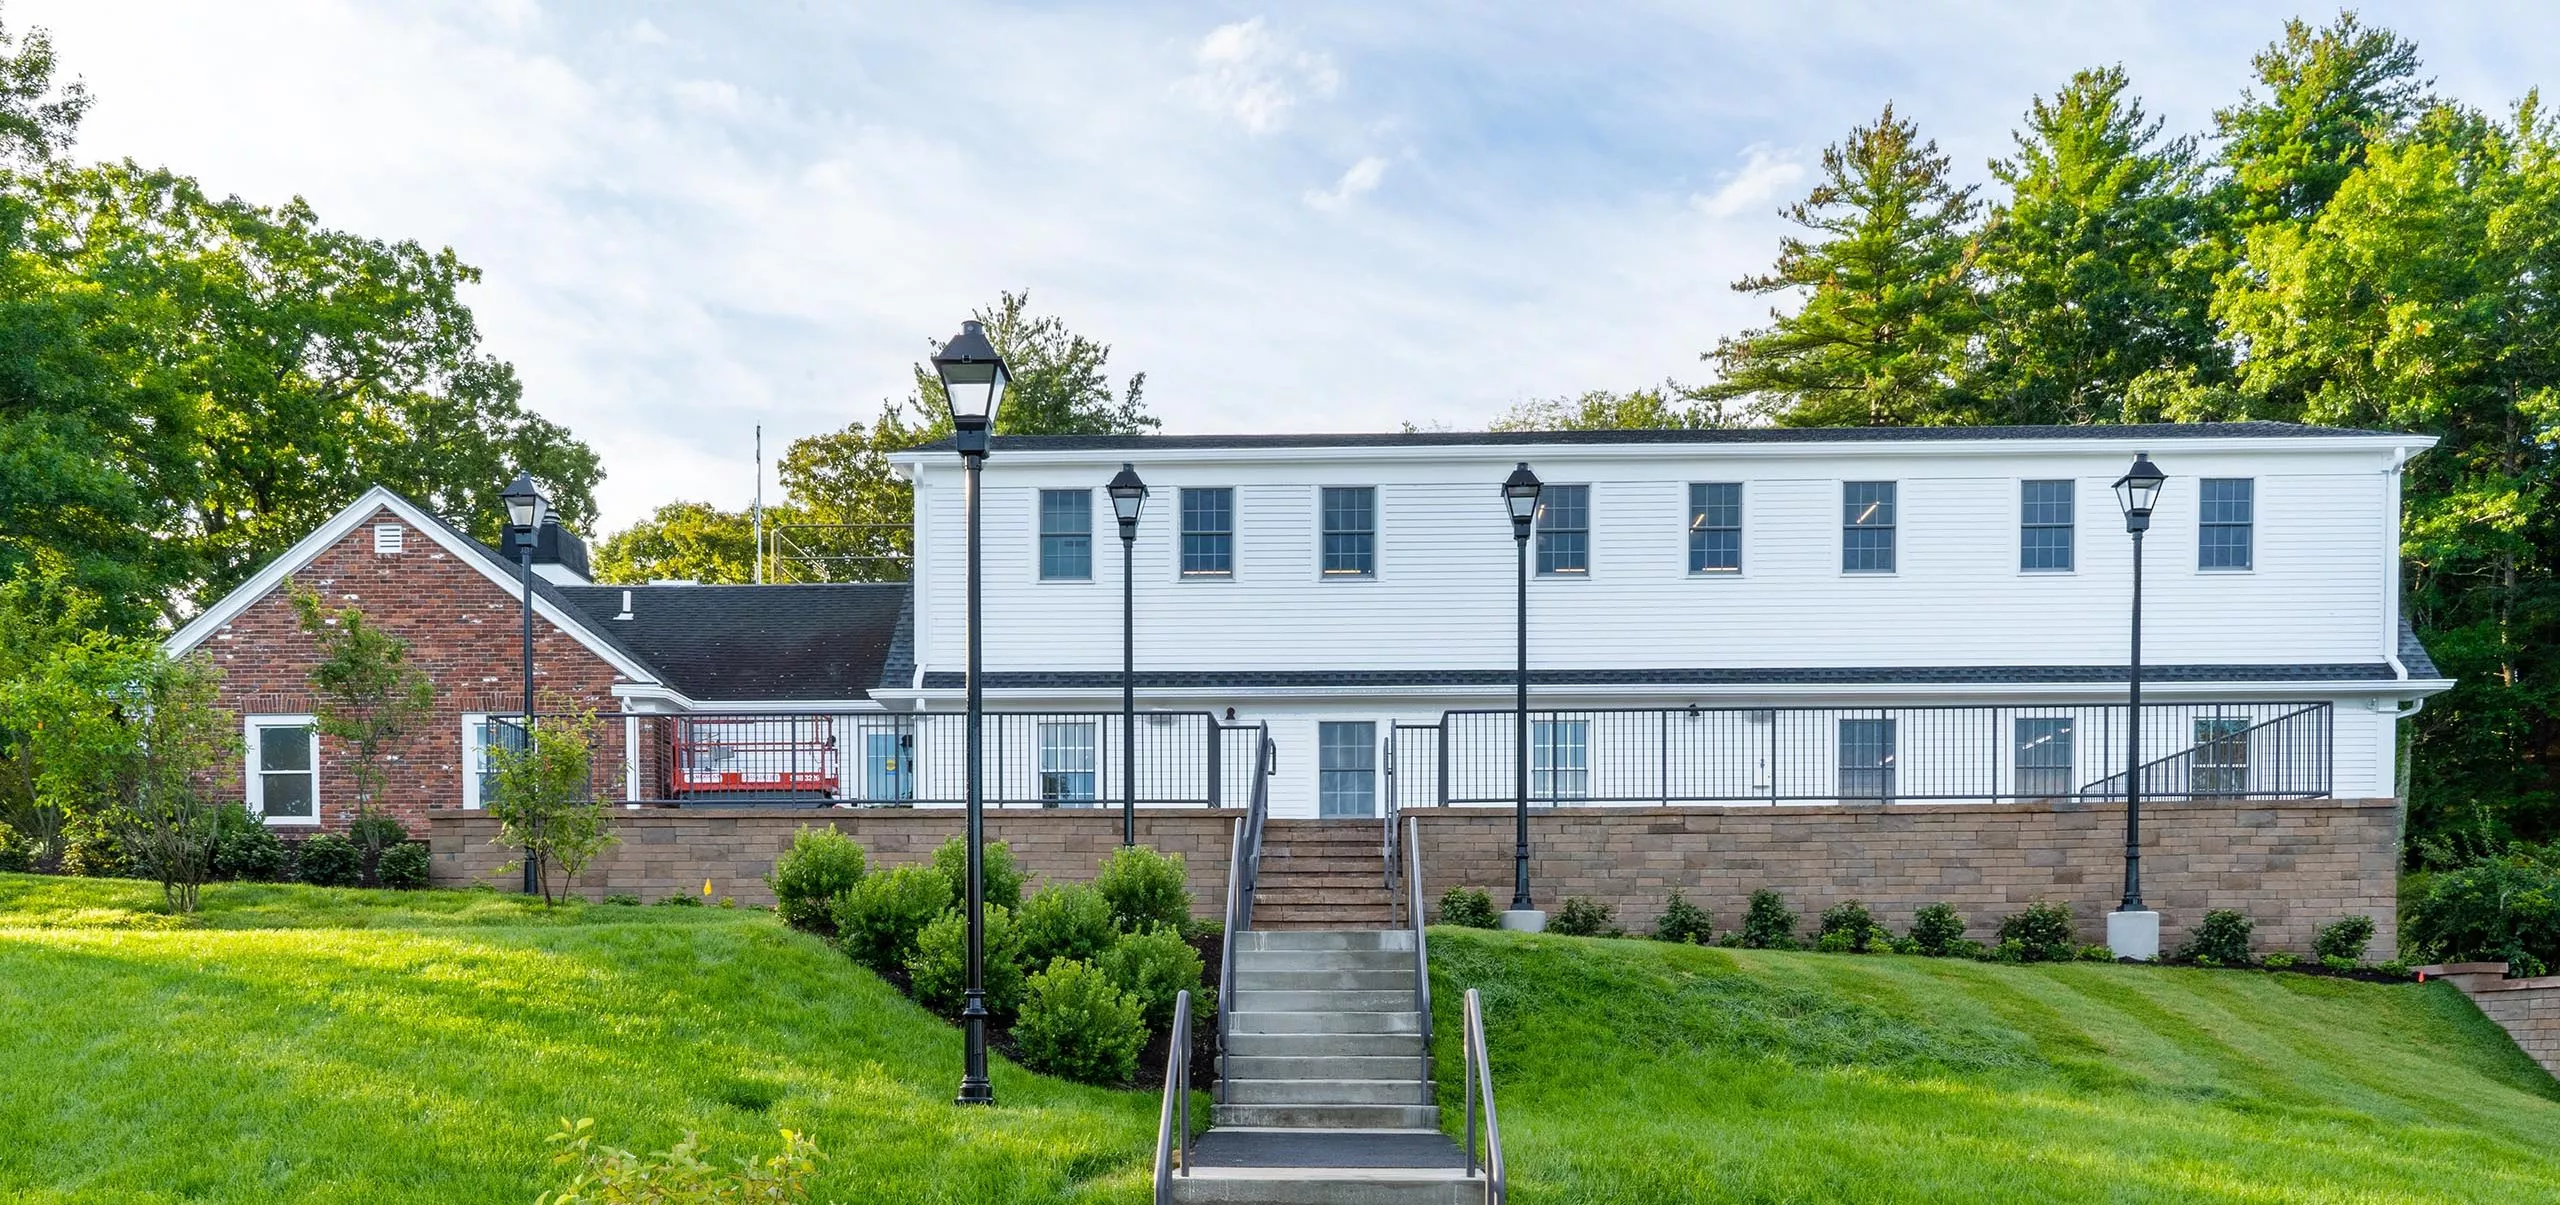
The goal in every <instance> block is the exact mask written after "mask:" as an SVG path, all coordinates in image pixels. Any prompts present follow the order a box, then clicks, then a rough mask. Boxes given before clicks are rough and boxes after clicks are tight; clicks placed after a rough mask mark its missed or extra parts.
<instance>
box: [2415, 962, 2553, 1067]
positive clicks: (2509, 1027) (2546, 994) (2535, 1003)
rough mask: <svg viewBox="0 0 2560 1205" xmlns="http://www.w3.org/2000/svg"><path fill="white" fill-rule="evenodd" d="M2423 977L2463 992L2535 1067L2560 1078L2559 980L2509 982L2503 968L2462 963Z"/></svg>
mask: <svg viewBox="0 0 2560 1205" xmlns="http://www.w3.org/2000/svg"><path fill="white" fill-rule="evenodd" d="M2418 973H2419V974H2421V975H2424V976H2426V977H2428V978H2430V979H2443V980H2445V981H2447V982H2449V983H2451V984H2453V985H2454V986H2455V987H2458V988H2461V989H2462V994H2463V995H2466V996H2469V997H2471V1002H2472V1003H2473V1004H2477V1005H2479V1006H2480V1011H2481V1012H2483V1013H2486V1014H2488V1017H2489V1019H2490V1020H2492V1021H2495V1022H2497V1023H2498V1026H2499V1028H2501V1029H2504V1030H2506V1031H2507V1033H2508V1034H2509V1035H2510V1036H2512V1037H2514V1038H2515V1040H2516V1045H2518V1046H2520V1047H2523V1048H2524V1052H2525V1053H2526V1054H2529V1055H2532V1056H2533V1061H2534V1062H2537V1063H2540V1064H2542V1069H2543V1070H2545V1071H2548V1072H2550V1073H2551V1074H2553V1075H2555V1076H2560V975H2544V976H2542V977H2540V978H2537V979H2509V978H2507V964H2505V963H2503V962H2457V963H2453V964H2451V965H2449V966H2431V967H2419V968H2418Z"/></svg>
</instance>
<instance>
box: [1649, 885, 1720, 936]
mask: <svg viewBox="0 0 2560 1205" xmlns="http://www.w3.org/2000/svg"><path fill="white" fill-rule="evenodd" d="M1653 939H1654V940H1655V941H1678V942H1687V943H1689V944H1690V945H1695V946H1703V945H1706V944H1708V943H1710V942H1712V941H1714V940H1715V939H1716V933H1715V923H1714V918H1713V917H1710V916H1708V915H1707V910H1706V909H1704V908H1701V907H1699V906H1697V905H1696V904H1692V903H1690V902H1689V901H1688V900H1686V899H1683V898H1681V895H1680V893H1679V892H1677V891H1674V892H1672V893H1671V902H1670V903H1668V904H1664V905H1663V906H1662V915H1661V916H1659V917H1656V918H1654V922H1653Z"/></svg>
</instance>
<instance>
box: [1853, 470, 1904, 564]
mask: <svg viewBox="0 0 2560 1205" xmlns="http://www.w3.org/2000/svg"><path fill="white" fill-rule="evenodd" d="M1893 486H1894V483H1893V482H1890V481H1844V482H1841V483H1840V572H1842V573H1891V572H1893V522H1894V520H1893V492H1894V491H1893Z"/></svg>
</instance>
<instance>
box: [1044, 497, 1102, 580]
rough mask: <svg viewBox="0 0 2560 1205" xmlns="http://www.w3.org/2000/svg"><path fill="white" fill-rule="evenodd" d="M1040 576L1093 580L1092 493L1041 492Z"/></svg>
mask: <svg viewBox="0 0 2560 1205" xmlns="http://www.w3.org/2000/svg"><path fill="white" fill-rule="evenodd" d="M1040 577H1041V580H1043V581H1070V582H1082V581H1091V580H1093V491H1091V490H1042V491H1040Z"/></svg>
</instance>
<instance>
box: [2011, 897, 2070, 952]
mask: <svg viewBox="0 0 2560 1205" xmlns="http://www.w3.org/2000/svg"><path fill="white" fill-rule="evenodd" d="M2013 941H2014V942H2016V943H2018V947H2019V949H2020V950H2022V951H2023V954H2022V955H2021V957H2020V959H2019V960H2020V961H2023V962H2069V961H2071V960H2072V958H2073V957H2074V956H2076V955H2078V954H2079V952H2080V938H2079V935H2078V934H2076V933H2074V932H2072V927H2071V906H2070V905H2068V904H2056V903H2051V902H2046V903H2041V904H2029V905H2027V910H2026V911H2024V912H2020V913H2015V914H2013V915H2011V916H2009V917H2008V918H2007V919H2005V920H2002V921H2001V922H2000V944H2001V945H2002V946H2006V945H2008V944H2009V943H2010V942H2013ZM2004 961H2005V960H2004Z"/></svg>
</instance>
